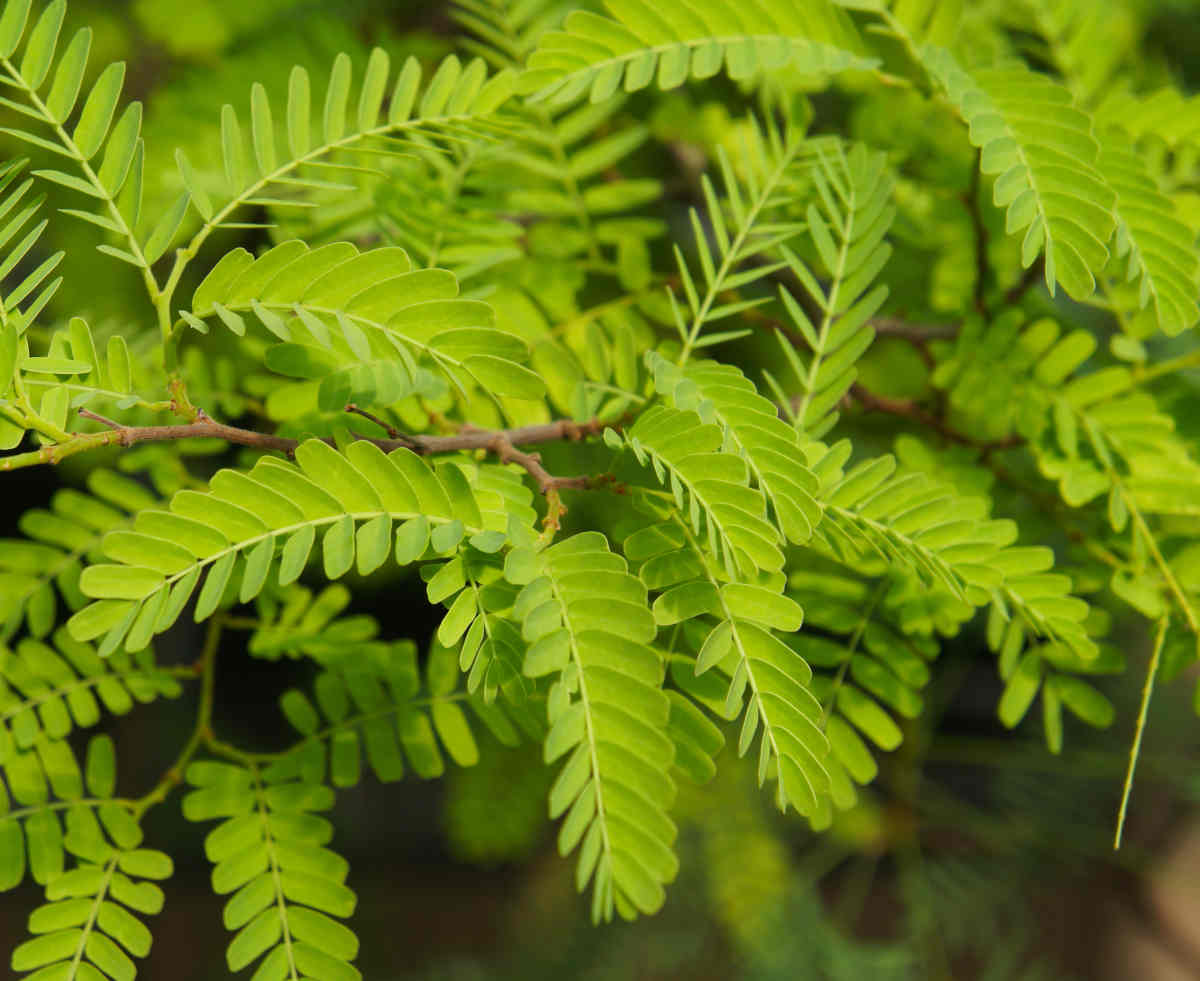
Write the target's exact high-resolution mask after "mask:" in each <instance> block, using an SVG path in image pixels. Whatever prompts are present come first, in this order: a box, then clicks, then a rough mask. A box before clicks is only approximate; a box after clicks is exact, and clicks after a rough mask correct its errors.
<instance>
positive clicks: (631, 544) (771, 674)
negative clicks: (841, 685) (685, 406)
mask: <svg viewBox="0 0 1200 981" xmlns="http://www.w3.org/2000/svg"><path fill="white" fill-rule="evenodd" d="M723 439H724V433H723V432H722V430H721V427H720V426H718V425H717V424H715V423H707V424H704V423H701V422H700V419H699V417H698V416H697V415H696V414H695V413H694V412H691V411H680V410H674V409H667V408H661V407H660V408H655V409H651V410H648V411H647V412H645V413H643V415H642V416H641V417H640V418H639V419H638V422H637V423H636V424H635V425H634V427H633V428H632V429H631V430H630V431H629V432H628V433H627V434H626V435H625V442H624V446H625V447H627V448H628V449H629V450H630V451H631V452H632V454H633V455H634V457H635V458H636V459H637V461H638V462H639V463H640V464H642V466H644V467H648V468H650V469H652V471H653V473H654V474H655V476H657V478H658V480H659V481H660V482H661V483H664V484H666V485H667V486H669V487H670V489H671V490H670V493H669V494H662V493H661V492H660V494H658V495H655V497H657V500H658V503H657V511H658V512H659V513H661V511H662V509H663V508H664V507H666V508H668V509H669V510H670V513H671V520H670V521H668V522H666V523H665V524H659V525H654V526H652V527H651V528H650V529H643V530H641V531H639V532H638V533H636V534H635V536H631V538H630V539H627V540H626V542H625V548H626V554H627V555H629V557H630V558H631V559H636V560H638V561H642V560H646V561H645V564H644V565H643V566H642V567H641V569H640V570H639V575H640V576H641V578H642V580H643V582H645V583H646V585H647V587H649V588H654V589H658V590H662V591H663V594H662V595H661V596H660V597H659V598H658V599H657V600H655V603H654V614H655V618H656V620H657V621H658V622H659V623H660V624H661V625H664V626H670V625H673V624H677V623H681V622H683V621H685V620H692V619H693V618H696V617H699V616H711V617H713V618H715V620H716V621H717V622H716V624H715V625H714V626H712V628H711V630H710V632H709V633H708V635H707V637H706V638H705V639H704V641H703V645H702V646H701V647H700V649H699V653H698V656H697V660H696V662H695V671H696V673H697V674H703V673H704V672H706V671H708V670H709V669H710V668H713V667H715V666H716V665H718V664H723V665H724V668H725V670H724V673H725V674H726V675H727V676H728V677H729V679H730V680H729V682H728V684H727V685H726V688H727V690H726V691H724V692H723V698H724V706H725V712H726V714H737V712H738V710H739V709H741V707H742V705H743V704H745V706H746V710H745V721H744V723H743V727H742V735H741V738H740V741H739V745H738V748H739V752H740V753H742V754H744V753H746V752H747V751H748V750H749V749H750V748H751V746H752V745H753V742H754V738H755V736H756V735H757V734H759V733H760V732H761V740H760V744H759V746H760V749H759V771H758V772H759V782H760V784H761V783H762V782H763V781H765V780H766V778H767V776H768V775H769V774H772V773H773V774H774V775H775V776H776V778H777V799H778V802H779V805H780V808H781V809H786V808H787V806H788V805H789V804H791V805H793V806H795V807H796V809H797V810H798V811H799V812H800V813H801V814H804V815H806V816H809V817H814V818H816V819H818V820H820V818H819V814H820V812H821V809H822V807H823V805H824V803H825V802H824V798H825V795H826V793H827V790H828V776H827V775H826V774H825V772H824V770H823V769H822V764H821V761H822V758H823V757H824V755H825V754H826V752H827V751H828V747H827V745H826V743H825V740H824V737H823V736H822V735H821V733H820V732H819V730H818V729H817V728H816V727H815V726H814V725H813V722H812V718H813V717H814V716H815V715H816V714H817V713H815V712H814V711H813V709H814V708H815V707H816V702H815V700H814V699H813V697H812V695H811V693H810V692H808V691H807V689H806V688H805V685H806V683H807V681H808V680H809V679H810V678H811V671H810V670H809V669H808V666H807V665H806V664H804V662H803V661H802V660H801V659H799V658H797V657H796V656H795V655H794V654H793V653H792V652H791V651H790V650H789V649H788V648H787V647H786V646H785V645H784V644H782V643H781V642H780V641H779V640H778V639H777V638H776V637H775V636H774V635H773V634H772V633H771V630H772V629H777V630H782V631H793V630H797V629H799V627H800V624H801V622H802V620H803V613H802V611H801V609H800V608H799V607H798V606H796V605H795V604H794V603H793V602H791V601H790V600H788V599H787V598H786V597H784V596H782V595H781V590H782V585H783V582H782V577H781V576H779V575H778V573H779V570H780V569H781V568H782V562H783V556H782V552H781V549H780V544H781V542H782V537H783V536H782V533H781V532H780V531H778V530H777V529H776V528H775V527H774V526H773V525H772V524H771V523H769V522H768V520H767V505H766V499H765V498H764V496H763V492H762V490H761V489H759V488H755V487H751V486H750V478H749V467H748V466H747V462H746V460H745V459H742V458H740V457H737V456H733V455H731V454H725V453H718V452H716V451H717V450H718V449H719V448H720V446H721V445H722V441H723ZM610 442H611V443H613V444H614V445H621V443H620V441H619V440H618V439H616V438H613V439H612V440H610ZM652 499H653V498H652ZM668 502H669V503H668ZM656 558H657V559H658V561H657V562H655V561H653V560H654V559H656ZM760 721H761V728H760V725H759V723H760Z"/></svg>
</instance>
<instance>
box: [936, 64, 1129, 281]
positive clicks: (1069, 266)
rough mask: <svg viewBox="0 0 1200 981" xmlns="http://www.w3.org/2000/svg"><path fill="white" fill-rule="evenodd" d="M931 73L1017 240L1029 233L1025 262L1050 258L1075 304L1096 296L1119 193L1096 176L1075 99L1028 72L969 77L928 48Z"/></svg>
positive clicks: (1090, 138)
mask: <svg viewBox="0 0 1200 981" xmlns="http://www.w3.org/2000/svg"><path fill="white" fill-rule="evenodd" d="M922 56H923V58H924V63H925V66H926V67H927V68H928V70H929V72H930V74H931V75H932V77H933V78H934V79H935V80H936V82H937V83H938V85H939V86H941V88H942V89H943V90H944V91H945V93H946V96H947V98H949V99H950V101H951V102H952V103H953V104H954V105H955V106H956V107H957V109H958V111H959V112H960V113H961V114H962V116H963V118H964V120H965V121H966V122H967V124H968V126H969V127H970V132H969V136H970V140H971V143H972V144H973V145H975V146H977V147H979V150H980V154H981V158H980V168H981V169H982V171H983V173H985V174H995V175H997V176H996V183H995V190H994V194H993V198H994V200H995V203H996V205H997V207H1001V208H1005V209H1006V214H1007V229H1008V232H1009V234H1016V233H1017V232H1021V231H1023V232H1024V233H1025V235H1024V238H1023V239H1022V242H1021V263H1022V265H1024V266H1026V267H1028V266H1030V265H1032V264H1033V262H1034V260H1035V259H1036V258H1037V256H1038V255H1039V253H1044V254H1045V259H1046V277H1045V278H1046V286H1047V288H1048V289H1049V290H1050V293H1051V295H1053V293H1054V289H1055V286H1056V285H1057V284H1061V285H1062V287H1063V289H1065V290H1066V291H1067V293H1068V294H1069V295H1070V296H1071V297H1072V298H1073V299H1076V300H1085V299H1087V298H1088V297H1089V296H1091V294H1092V292H1093V291H1094V289H1095V286H1096V281H1095V278H1094V275H1093V274H1094V273H1095V272H1096V271H1098V270H1100V269H1102V268H1104V265H1105V263H1106V262H1107V261H1108V241H1109V239H1110V238H1111V237H1112V234H1113V231H1114V230H1115V227H1116V222H1115V220H1114V217H1113V205H1114V203H1115V200H1116V195H1115V194H1114V193H1113V190H1112V189H1111V188H1110V187H1109V186H1108V184H1107V183H1106V182H1105V179H1104V176H1103V175H1102V174H1101V173H1100V171H1099V170H1098V169H1097V166H1098V164H1099V160H1100V144H1099V143H1097V141H1096V138H1095V136H1094V134H1093V132H1092V129H1093V127H1092V121H1091V118H1090V117H1089V116H1088V115H1087V113H1085V112H1083V111H1082V110H1080V109H1079V108H1078V107H1077V106H1076V105H1075V104H1074V99H1073V98H1072V96H1071V93H1070V91H1068V90H1067V89H1066V88H1065V87H1063V86H1062V85H1060V84H1058V83H1057V82H1053V81H1051V80H1050V79H1048V78H1047V77H1046V76H1044V75H1040V74H1037V73H1036V72H1032V71H1030V70H1029V69H1027V68H1024V67H1021V66H1016V65H1014V66H1007V67H1002V68H986V69H978V70H976V71H974V72H967V71H964V70H963V69H962V68H961V67H960V66H959V65H958V63H957V62H956V61H955V59H954V56H953V55H951V54H950V53H949V52H948V51H946V50H944V49H941V48H936V47H932V46H928V47H925V48H923V49H922Z"/></svg>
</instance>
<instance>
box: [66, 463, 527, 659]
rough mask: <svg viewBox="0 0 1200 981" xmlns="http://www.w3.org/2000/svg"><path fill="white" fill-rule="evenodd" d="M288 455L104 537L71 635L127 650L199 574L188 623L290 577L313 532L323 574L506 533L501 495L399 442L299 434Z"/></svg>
mask: <svg viewBox="0 0 1200 981" xmlns="http://www.w3.org/2000/svg"><path fill="white" fill-rule="evenodd" d="M295 455H296V461H297V464H298V465H293V464H290V463H286V462H284V461H283V460H280V459H277V458H273V457H264V458H263V459H261V460H259V461H258V463H257V464H256V465H255V466H254V468H253V469H252V470H250V471H249V472H247V473H243V472H240V471H236V470H222V471H220V472H219V473H218V474H217V475H216V476H214V477H213V479H212V481H211V482H210V485H209V489H208V490H207V491H204V492H199V491H193V490H183V491H180V492H179V493H177V494H176V495H175V496H174V497H173V498H172V499H171V503H170V510H167V511H157V510H143V511H140V512H139V513H138V515H137V517H136V519H135V521H134V526H133V530H132V531H122V532H115V533H113V534H111V535H109V536H107V537H106V538H105V540H104V546H103V547H104V551H105V554H106V555H107V556H108V557H109V558H111V559H113V560H114V561H113V562H112V563H107V564H98V565H91V566H89V567H88V568H87V569H85V570H84V572H83V574H82V576H81V578H80V589H81V590H82V591H83V593H84V595H86V596H90V597H92V598H94V599H97V600H98V601H99V602H96V603H93V604H91V605H90V606H88V607H86V608H84V609H83V610H81V611H80V612H79V613H77V614H75V616H74V617H73V618H72V619H71V630H72V632H73V634H74V635H75V636H76V637H78V638H80V639H83V640H88V639H91V638H94V637H99V636H105V638H106V639H105V642H104V645H103V646H104V647H105V648H106V649H109V650H111V649H115V647H116V646H117V645H118V644H120V643H122V642H124V644H125V646H126V648H129V649H134V650H136V649H138V648H139V647H140V646H143V645H144V644H145V643H146V642H147V641H148V640H149V639H150V638H151V637H152V636H154V635H155V634H157V633H161V632H162V631H164V630H166V629H167V628H168V627H170V626H171V624H173V623H174V622H175V621H176V619H178V617H179V615H180V613H182V611H183V609H184V607H185V606H186V605H187V602H188V599H189V598H190V597H191V595H192V594H193V592H195V590H196V588H197V586H198V585H199V584H200V579H201V576H202V574H206V578H205V581H204V586H203V588H201V590H200V594H199V598H198V599H197V602H196V607H195V618H196V620H197V621H200V620H203V619H205V618H207V617H208V616H210V615H211V614H212V613H213V612H214V610H216V609H217V607H218V606H219V605H220V604H221V602H222V600H223V599H224V598H225V597H226V595H227V594H228V595H229V597H230V598H231V599H232V598H236V599H237V600H239V601H241V602H248V601H249V600H251V599H253V598H254V597H255V596H257V595H258V594H259V592H261V590H262V588H263V586H264V585H265V584H266V582H267V578H268V576H270V575H272V573H273V574H274V575H275V578H276V580H277V581H278V582H279V583H280V585H287V584H288V583H290V582H293V581H295V579H297V578H298V577H299V575H300V573H301V572H303V570H304V568H305V565H306V564H307V562H308V559H309V556H310V554H311V552H312V550H313V546H314V544H315V542H316V536H317V532H318V531H320V532H321V534H322V539H321V554H322V560H323V568H324V573H325V575H326V576H327V577H328V578H330V579H337V578H339V577H340V576H342V575H344V574H345V573H347V572H349V571H350V569H351V568H356V569H357V570H358V572H359V573H360V574H362V575H365V574H367V573H370V572H373V571H374V570H376V569H378V568H379V567H380V566H381V565H383V564H384V563H385V562H386V561H387V560H388V559H389V558H390V557H391V556H392V555H393V552H394V554H395V557H396V560H397V561H398V562H399V563H400V564H401V565H407V564H409V563H411V562H414V561H416V560H418V559H419V558H421V557H422V556H424V555H426V553H427V552H428V554H429V556H430V557H434V556H437V555H454V554H456V553H457V552H458V551H459V549H460V548H465V547H467V546H468V545H470V547H479V548H480V549H481V550H483V551H495V550H496V549H497V548H498V547H499V546H500V544H502V543H503V542H504V540H505V535H506V529H507V527H508V518H507V515H506V513H505V512H504V507H503V503H502V502H501V501H500V500H499V499H498V498H497V496H495V495H494V494H493V493H492V492H489V491H487V490H484V489H482V488H478V489H477V488H472V487H471V486H470V484H468V482H467V479H466V477H465V476H464V475H463V471H461V470H460V469H458V468H457V467H455V466H453V465H446V466H442V467H440V468H438V469H437V470H435V469H434V468H433V467H430V466H429V465H428V464H427V463H426V462H425V461H424V460H422V459H421V458H420V457H418V456H416V455H415V454H413V453H412V452H411V451H409V450H406V449H400V450H395V451H393V452H392V453H391V454H390V455H387V456H385V455H384V454H383V453H382V452H381V451H380V450H379V449H378V448H377V447H376V446H375V445H374V444H372V443H370V442H367V441H365V440H358V441H355V442H353V443H351V444H350V445H349V446H348V447H347V448H346V451H345V453H344V454H343V453H340V452H338V451H337V450H334V449H332V448H331V447H330V446H329V445H328V444H326V443H323V442H321V441H319V440H309V441H308V442H306V443H303V444H302V445H301V446H299V447H297V449H296V451H295ZM397 525H398V527H395V526H397ZM471 543H474V544H471ZM430 550H431V551H430ZM459 561H460V562H461V560H459ZM449 576H450V574H449V573H448V574H447V578H449Z"/></svg>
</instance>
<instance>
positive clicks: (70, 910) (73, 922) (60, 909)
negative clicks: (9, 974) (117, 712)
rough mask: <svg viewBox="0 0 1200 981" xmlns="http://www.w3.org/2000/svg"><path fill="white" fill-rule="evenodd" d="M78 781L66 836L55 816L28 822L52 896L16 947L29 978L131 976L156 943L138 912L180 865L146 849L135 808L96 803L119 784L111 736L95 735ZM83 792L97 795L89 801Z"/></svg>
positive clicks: (157, 902) (18, 963)
mask: <svg viewBox="0 0 1200 981" xmlns="http://www.w3.org/2000/svg"><path fill="white" fill-rule="evenodd" d="M74 779H75V780H76V781H78V782H79V787H78V788H73V789H77V790H78V793H76V794H75V795H74V796H75V798H76V801H77V802H75V803H72V804H70V805H69V807H68V809H67V810H66V820H65V825H66V830H65V833H64V832H63V830H62V829H61V828H60V827H59V825H58V823H57V822H58V818H57V816H52V818H51V820H52V822H53V823H52V824H43V825H41V826H40V827H37V828H36V829H35V828H34V827H33V825H34V820H33V818H30V819H29V820H28V821H27V822H26V826H27V830H28V833H29V846H30V857H31V864H32V865H33V871H34V877H35V878H36V879H37V880H38V881H39V882H42V883H44V885H45V893H46V900H47V901H46V903H45V904H44V905H42V906H39V907H38V908H37V909H35V910H34V911H33V912H32V913H31V914H30V916H29V932H30V933H32V934H34V936H33V938H32V939H30V940H26V941H25V942H24V943H22V944H20V945H19V946H18V947H17V948H16V949H15V950H14V951H13V954H12V961H11V965H12V969H13V970H14V971H20V972H26V971H31V972H33V973H32V974H28V975H26V976H27V977H29V978H48V977H56V978H101V977H106V976H107V977H112V978H132V977H134V975H135V974H136V973H137V969H136V967H135V965H134V962H133V961H132V960H131V959H130V955H132V956H133V957H145V956H146V955H147V954H149V953H150V943H151V938H150V931H149V930H148V929H147V928H146V925H145V924H144V923H143V922H142V920H141V918H140V917H139V916H137V915H135V914H141V915H142V916H145V915H154V914H156V913H158V912H159V911H160V910H161V909H162V907H163V892H162V889H161V888H160V887H159V886H158V885H156V884H155V880H162V879H168V878H170V876H171V875H172V873H173V871H174V863H173V862H172V861H171V858H170V856H169V855H166V854H164V853H163V852H160V851H155V850H153V849H149V848H143V847H141V844H142V830H141V827H140V826H139V824H138V821H137V820H136V818H135V817H134V816H133V815H132V814H131V813H130V812H129V810H127V809H126V808H124V807H122V806H120V805H119V804H117V803H116V802H115V801H112V800H108V801H107V802H106V803H102V804H100V805H99V806H96V804H95V803H94V800H95V799H100V800H104V799H106V798H111V797H112V795H113V790H114V786H115V781H116V756H115V754H114V752H113V745H112V741H111V740H110V739H109V738H108V737H107V736H97V737H95V738H94V739H93V740H92V742H91V744H90V746H89V748H88V757H87V768H86V775H85V776H83V777H81V776H80V774H79V771H78V769H76V771H75V774H74ZM85 782H86V788H85V786H84V784H85ZM85 789H86V792H87V794H88V795H89V797H90V798H92V800H88V799H84V798H83V792H84V790H85ZM0 820H3V819H0ZM14 826H15V825H13V824H11V823H8V824H2V825H0V827H14ZM6 844H10V843H9V842H6ZM0 851H2V850H0ZM10 854H11V853H10ZM64 854H68V855H70V856H71V859H72V866H71V867H70V868H64V866H63V856H64Z"/></svg>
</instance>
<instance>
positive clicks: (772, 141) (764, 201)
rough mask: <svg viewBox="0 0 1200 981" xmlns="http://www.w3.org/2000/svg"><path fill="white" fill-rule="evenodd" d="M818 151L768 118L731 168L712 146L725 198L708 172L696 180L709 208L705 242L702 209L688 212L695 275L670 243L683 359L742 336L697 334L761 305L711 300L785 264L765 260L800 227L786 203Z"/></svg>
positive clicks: (753, 128) (753, 126)
mask: <svg viewBox="0 0 1200 981" xmlns="http://www.w3.org/2000/svg"><path fill="white" fill-rule="evenodd" d="M820 152H821V143H820V142H817V141H810V140H808V139H806V137H805V135H804V134H803V133H802V132H800V131H799V130H798V129H796V128H795V127H793V126H790V125H785V126H779V125H776V124H775V123H774V122H771V121H769V122H767V123H765V124H762V125H760V124H759V123H758V122H757V121H756V120H753V119H752V120H751V122H750V126H749V127H748V130H747V135H746V142H745V145H744V152H743V153H742V154H741V156H740V159H738V160H737V162H736V165H735V162H734V161H733V160H731V159H730V157H729V155H728V154H727V153H726V152H725V151H724V149H723V148H720V147H718V149H717V160H718V163H719V166H720V170H721V179H722V183H723V185H724V188H725V200H724V202H722V201H721V199H720V198H719V197H718V196H717V192H716V189H715V187H714V185H713V183H712V181H710V180H709V178H708V177H707V175H705V176H704V177H702V178H701V188H702V190H703V193H704V200H705V204H706V205H707V212H706V215H705V218H706V220H707V221H709V222H711V223H712V237H713V243H711V244H710V241H709V236H708V233H707V232H706V231H705V229H704V227H703V222H702V220H701V217H700V213H699V212H698V211H697V210H696V209H693V210H692V212H691V216H690V217H691V225H692V241H693V244H694V248H695V250H696V258H697V261H698V263H699V266H700V272H701V276H696V275H694V273H693V271H692V269H691V267H690V266H689V264H688V262H687V261H686V259H685V258H684V255H683V252H682V250H680V248H679V247H678V246H676V247H675V262H676V265H677V266H678V267H679V278H680V281H681V284H682V287H683V294H684V297H685V299H686V301H687V308H688V309H687V314H688V315H687V316H685V314H684V313H683V311H681V310H680V309H679V308H678V305H677V304H676V302H675V298H674V295H673V294H672V295H671V301H672V304H671V309H672V314H673V316H674V321H675V328H676V330H677V331H678V332H679V337H680V340H681V341H682V343H683V351H682V353H681V354H680V361H681V362H683V361H686V360H687V358H688V357H689V356H690V354H691V353H692V351H693V350H697V349H702V348H705V347H711V346H712V345H713V344H719V343H721V342H722V341H727V340H730V339H732V338H735V337H737V336H739V334H740V333H744V331H722V332H719V333H710V334H708V335H706V336H702V332H703V331H704V329H705V328H706V327H707V326H708V325H709V324H712V323H715V322H717V321H720V320H724V319H727V318H729V317H733V316H736V315H737V314H739V313H742V312H743V311H745V310H747V309H750V308H751V307H754V306H757V305H759V304H761V303H763V302H766V298H757V297H751V298H749V299H744V300H737V301H734V302H732V303H723V304H718V303H717V300H718V298H720V297H722V296H723V295H724V294H725V293H726V292H727V291H729V290H733V289H739V288H745V287H747V286H750V285H752V284H754V283H757V282H758V281H760V280H762V279H764V278H765V277H767V276H769V275H771V274H772V273H774V272H777V271H778V270H779V269H780V268H782V267H783V265H784V263H783V262H780V261H775V262H772V261H770V259H771V258H772V257H773V255H774V253H775V250H777V249H778V248H780V247H781V246H782V245H783V244H784V243H785V242H787V241H788V240H789V239H791V238H792V237H793V236H795V235H797V234H798V233H799V232H800V230H801V228H802V225H801V224H800V223H799V222H798V221H796V220H795V218H794V216H793V215H792V213H791V205H792V203H793V202H794V200H795V198H796V196H797V195H798V193H799V187H800V185H801V184H802V183H803V182H804V181H805V180H806V179H807V178H808V171H809V168H810V167H811V165H812V160H813V157H814V156H815V155H816V154H819V153H820ZM726 212H728V218H727V217H726ZM713 244H715V246H716V249H715V254H714V249H713V248H712V245H713ZM743 266H744V267H747V268H742V267H743ZM701 277H702V278H701Z"/></svg>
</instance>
